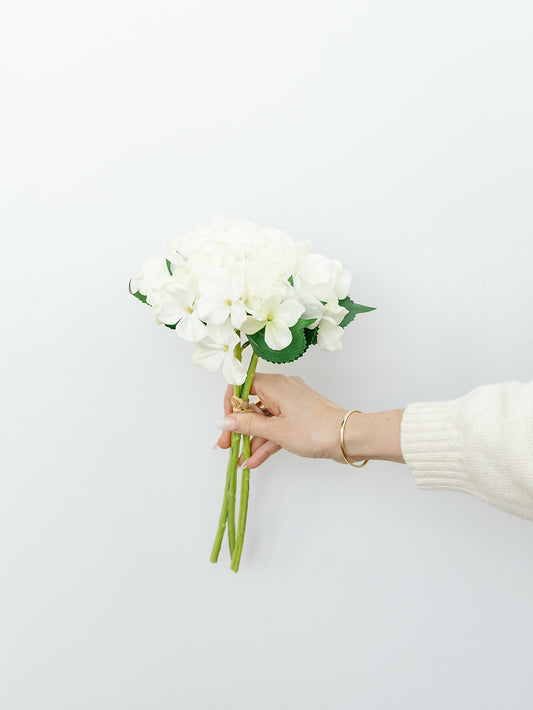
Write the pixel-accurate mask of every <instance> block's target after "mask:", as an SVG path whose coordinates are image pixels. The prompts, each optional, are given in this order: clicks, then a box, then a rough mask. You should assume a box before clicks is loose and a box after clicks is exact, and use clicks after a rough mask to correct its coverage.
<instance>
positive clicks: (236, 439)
mask: <svg viewBox="0 0 533 710" xmlns="http://www.w3.org/2000/svg"><path fill="white" fill-rule="evenodd" d="M237 347H239V345H237ZM240 354H241V350H240V347H239V349H238V351H237V348H236V352H235V355H236V357H238V358H239V360H240ZM241 391H242V385H234V386H233V394H234V395H235V396H236V397H240V396H241ZM240 445H241V435H240V434H236V433H235V432H232V434H231V447H230V453H229V458H228V468H227V471H226V485H225V487H224V498H223V499H222V509H221V511H220V517H219V519H218V528H217V534H216V536H215V541H214V542H213V547H212V549H211V557H210V558H209V559H210V561H211V562H217V561H218V555H219V553H220V547H221V545H222V538H223V537H224V530H225V529H226V521H228V540H229V549H230V554H233V549H234V547H235V497H236V494H237V462H238V460H239V448H240Z"/></svg>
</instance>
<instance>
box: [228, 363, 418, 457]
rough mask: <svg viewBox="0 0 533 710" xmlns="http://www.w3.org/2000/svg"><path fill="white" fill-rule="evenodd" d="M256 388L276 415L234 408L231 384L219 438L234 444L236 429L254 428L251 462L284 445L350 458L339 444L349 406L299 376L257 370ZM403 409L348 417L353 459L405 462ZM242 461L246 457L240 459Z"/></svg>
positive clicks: (348, 448)
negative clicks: (234, 411)
mask: <svg viewBox="0 0 533 710" xmlns="http://www.w3.org/2000/svg"><path fill="white" fill-rule="evenodd" d="M251 394H254V395H257V396H258V397H259V398H260V400H261V402H262V403H263V405H264V406H265V407H266V408H267V409H268V410H269V411H270V412H271V414H272V416H270V417H268V416H266V415H264V414H255V413H241V412H239V413H233V411H232V406H231V397H232V395H233V387H232V386H231V385H230V386H228V388H227V390H226V395H225V397H224V414H225V418H224V419H223V420H222V421H221V422H219V424H218V426H219V427H220V428H221V429H224V431H223V433H222V434H221V435H220V437H219V439H218V441H217V444H218V446H220V447H221V448H222V449H227V448H229V445H230V439H231V433H230V432H232V431H236V432H238V433H239V434H249V435H250V436H251V437H252V439H251V442H250V451H251V455H250V458H249V459H248V460H247V467H248V468H256V467H257V466H259V465H260V464H262V463H263V462H264V461H266V460H267V459H268V458H269V456H271V455H272V454H274V453H275V452H276V451H279V450H280V449H282V448H283V449H285V450H286V451H290V452H292V453H293V454H298V455H299V456H307V457H310V458H329V459H333V460H334V461H338V462H339V463H345V461H344V458H343V456H342V452H341V448H340V425H341V422H342V420H343V418H344V415H345V414H346V412H347V411H348V410H346V409H343V408H342V407H339V406H338V405H337V404H334V403H333V402H330V401H329V400H328V399H326V398H325V397H322V396H321V395H319V394H318V392H315V390H313V389H311V387H309V386H308V385H306V384H305V382H304V381H303V380H302V379H301V378H300V377H294V376H291V377H286V376H285V375H266V374H262V373H256V375H255V377H254V380H253V383H252V389H251ZM402 416H403V409H394V410H390V411H386V412H375V413H372V414H361V413H359V412H354V413H353V414H351V415H350V417H349V418H348V421H347V422H346V428H345V430H344V445H345V449H346V452H347V456H348V458H349V460H350V461H361V460H362V459H382V460H384V461H396V462H398V463H404V459H403V455H402V451H401V433H400V432H401V422H402ZM239 462H241V461H240V460H239Z"/></svg>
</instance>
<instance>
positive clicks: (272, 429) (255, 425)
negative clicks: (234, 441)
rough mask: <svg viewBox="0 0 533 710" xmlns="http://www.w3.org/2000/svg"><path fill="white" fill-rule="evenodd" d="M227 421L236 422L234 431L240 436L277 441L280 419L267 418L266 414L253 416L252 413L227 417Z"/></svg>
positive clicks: (241, 413)
mask: <svg viewBox="0 0 533 710" xmlns="http://www.w3.org/2000/svg"><path fill="white" fill-rule="evenodd" d="M227 419H228V420H230V421H235V422H236V428H234V429H232V430H233V431H236V432H237V433H238V434H247V435H248V436H261V437H263V438H264V439H274V440H275V439H276V431H277V425H278V422H279V417H267V416H265V415H264V414H252V413H250V412H237V413H234V414H232V415H231V416H230V417H227Z"/></svg>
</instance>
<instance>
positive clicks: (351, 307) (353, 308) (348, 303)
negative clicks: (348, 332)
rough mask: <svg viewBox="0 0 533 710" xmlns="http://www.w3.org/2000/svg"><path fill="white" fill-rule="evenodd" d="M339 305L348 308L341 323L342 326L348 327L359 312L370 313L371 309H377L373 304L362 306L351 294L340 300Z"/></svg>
mask: <svg viewBox="0 0 533 710" xmlns="http://www.w3.org/2000/svg"><path fill="white" fill-rule="evenodd" d="M339 306H342V307H343V308H346V309H347V311H348V313H347V314H346V315H345V316H344V318H343V320H342V321H341V322H340V323H339V325H340V326H341V328H346V326H347V325H348V324H349V323H351V322H352V321H353V319H354V318H355V316H356V315H357V314H358V313H369V312H370V311H375V310H376V309H375V308H373V307H372V306H361V305H359V303H354V302H353V301H352V299H351V298H350V297H349V296H346V298H343V299H342V300H341V301H339Z"/></svg>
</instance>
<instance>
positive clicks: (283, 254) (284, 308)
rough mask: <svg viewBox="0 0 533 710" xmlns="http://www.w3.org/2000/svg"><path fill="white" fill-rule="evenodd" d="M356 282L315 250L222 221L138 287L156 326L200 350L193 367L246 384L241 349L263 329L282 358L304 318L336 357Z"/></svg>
mask: <svg viewBox="0 0 533 710" xmlns="http://www.w3.org/2000/svg"><path fill="white" fill-rule="evenodd" d="M350 281H351V274H350V272H349V271H347V270H346V269H345V268H344V267H343V266H342V264H341V263H340V262H339V261H337V260H335V259H328V258H327V257H325V256H323V255H322V254H316V253H313V252H312V251H311V245H310V243H309V242H305V241H300V240H294V239H292V238H291V237H290V236H289V235H288V234H287V233H286V232H283V231H282V230H279V229H275V228H273V227H261V226H259V225H257V224H255V223H254V222H251V221H249V220H244V219H229V218H223V217H217V218H215V219H214V220H213V221H212V222H211V223H210V224H196V225H194V227H193V228H192V229H190V230H189V231H188V232H186V233H185V234H183V235H182V236H179V237H176V238H174V239H171V240H170V241H169V242H168V243H167V244H166V245H165V248H164V254H163V256H157V257H153V258H152V259H149V260H148V261H146V262H145V263H144V264H143V266H142V269H141V272H140V274H138V275H137V277H136V278H135V285H136V290H138V291H139V292H140V293H141V294H142V295H143V296H145V297H146V301H147V303H148V304H149V305H150V306H151V311H152V316H153V317H154V319H155V321H156V322H157V323H159V324H165V325H170V326H175V332H176V334H177V335H179V336H180V337H182V338H183V339H185V340H189V341H192V342H196V343H197V344H196V349H195V351H194V355H193V362H195V363H196V364H197V365H200V366H201V367H203V368H204V369H206V370H208V371H210V372H213V371H215V370H218V369H219V368H222V371H223V373H224V377H225V378H226V380H227V381H228V382H230V383H232V384H241V383H242V382H243V381H244V379H245V374H246V371H245V366H244V365H243V364H242V363H241V362H240V361H239V360H238V359H237V358H236V357H235V354H234V348H235V345H236V344H237V343H239V342H240V338H241V336H242V337H244V338H245V336H246V335H250V336H251V335H253V334H254V333H257V332H258V331H260V330H262V329H263V328H264V337H265V343H266V345H267V346H268V347H269V348H271V349H273V350H281V349H283V348H286V347H287V346H288V345H289V344H290V343H291V341H292V337H293V335H292V332H291V328H292V327H293V326H294V325H295V324H296V323H298V321H299V319H300V318H303V319H306V320H308V321H310V323H309V322H308V324H307V327H310V328H318V331H317V344H318V346H319V347H321V348H323V349H324V350H338V349H339V348H340V347H341V346H342V334H343V328H342V327H341V326H340V323H341V322H342V320H343V318H344V316H345V315H346V313H347V310H346V309H345V308H343V307H342V306H341V305H340V304H339V301H342V299H343V298H345V297H346V296H347V295H348V292H349V288H350ZM134 292H135V291H134Z"/></svg>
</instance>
